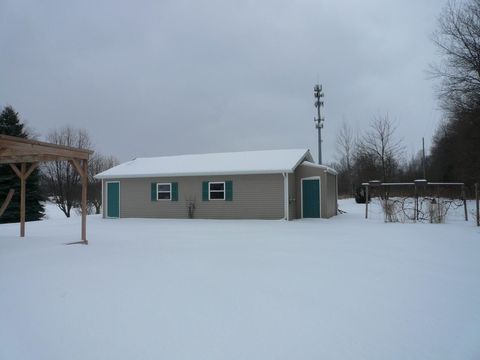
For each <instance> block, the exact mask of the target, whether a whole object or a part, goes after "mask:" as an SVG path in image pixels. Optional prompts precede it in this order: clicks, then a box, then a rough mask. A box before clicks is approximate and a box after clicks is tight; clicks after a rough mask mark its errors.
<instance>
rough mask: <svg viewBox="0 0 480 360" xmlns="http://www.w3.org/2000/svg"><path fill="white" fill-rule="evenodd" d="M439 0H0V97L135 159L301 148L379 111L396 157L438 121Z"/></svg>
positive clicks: (28, 116)
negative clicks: (433, 71)
mask: <svg viewBox="0 0 480 360" xmlns="http://www.w3.org/2000/svg"><path fill="white" fill-rule="evenodd" d="M444 3H445V1H443V0H442V1H440V0H418V1H413V0H411V1H398V0H390V1H388V0H363V1H356V0H355V1H354V0H351V1H347V0H340V1H333V0H328V1H327V0H316V1H282V0H280V1H279V0H275V1H260V0H256V1H249V0H241V1H212V0H210V1H193V0H192V1H182V0H172V1H160V0H157V1H118V0H109V1H102V0H96V1H65V0H58V1H52V0H46V1H36V0H30V1H28V0H0V49H1V54H2V55H1V56H0V105H2V106H3V105H6V104H10V105H13V106H14V108H15V109H16V110H17V111H18V112H20V114H21V116H22V117H23V118H24V119H25V120H26V121H27V123H28V125H29V127H31V128H33V129H35V131H36V132H37V133H39V134H40V135H42V136H44V135H46V134H47V133H48V132H49V131H50V130H52V129H54V128H56V127H61V126H65V125H72V126H75V127H81V128H85V129H87V130H88V131H89V133H90V135H91V137H92V139H93V141H94V143H95V145H96V149H98V150H99V151H100V152H102V153H105V154H113V155H115V156H117V157H118V158H119V159H120V160H122V161H123V160H128V159H131V158H134V157H138V156H157V155H166V154H182V153H202V152H223V151H236V150H252V149H275V148H310V149H311V150H312V154H313V155H314V157H316V154H317V143H316V139H317V134H316V130H315V128H314V124H313V117H314V115H315V108H314V107H313V102H314V100H313V86H314V84H315V83H316V82H317V81H318V82H320V83H321V84H323V88H324V91H325V108H324V114H325V117H326V122H325V128H324V162H325V163H328V162H330V161H332V160H334V158H335V137H336V134H337V131H338V128H339V126H340V124H341V122H342V121H346V122H347V123H349V124H350V125H351V126H353V127H355V128H357V129H361V128H363V127H366V126H368V124H369V122H370V121H371V119H372V117H374V116H376V115H383V114H387V113H388V115H389V116H390V118H392V119H393V120H395V121H396V122H397V124H398V135H399V136H400V137H403V138H404V140H405V144H406V147H407V150H408V152H409V153H413V152H414V151H417V150H419V149H420V147H421V138H422V136H425V138H426V141H427V145H428V144H429V143H430V139H431V136H432V134H433V131H434V130H435V127H436V125H437V124H438V122H439V121H440V119H441V113H440V111H438V103H437V101H436V98H435V92H434V83H433V82H432V80H429V79H428V75H427V72H426V71H427V70H428V65H429V63H432V62H435V61H436V60H437V59H438V58H437V57H438V54H437V52H436V49H435V48H434V46H433V44H432V42H431V34H432V32H433V31H434V30H435V28H436V21H437V17H438V15H439V13H440V11H441V9H442V7H443V5H444Z"/></svg>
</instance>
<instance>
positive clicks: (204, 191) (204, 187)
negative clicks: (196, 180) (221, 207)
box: [202, 181, 208, 201]
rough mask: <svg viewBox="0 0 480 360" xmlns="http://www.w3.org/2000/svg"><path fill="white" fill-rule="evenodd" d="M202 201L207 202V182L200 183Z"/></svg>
mask: <svg viewBox="0 0 480 360" xmlns="http://www.w3.org/2000/svg"><path fill="white" fill-rule="evenodd" d="M202 201H208V181H203V182H202Z"/></svg>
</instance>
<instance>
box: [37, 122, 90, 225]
mask: <svg viewBox="0 0 480 360" xmlns="http://www.w3.org/2000/svg"><path fill="white" fill-rule="evenodd" d="M47 140H48V141H49V142H51V143H54V144H58V145H64V146H73V147H77V148H80V149H91V148H92V144H91V141H90V137H89V135H88V133H87V132H86V130H81V129H74V128H71V127H64V128H61V129H58V130H54V131H52V132H51V133H49V134H48V135H47ZM42 172H43V174H44V179H45V183H46V186H47V189H48V192H49V195H50V196H51V200H52V201H53V202H54V203H55V204H56V205H57V206H58V207H59V209H60V210H62V212H63V213H64V214H65V216H66V217H70V213H71V209H72V207H74V206H76V205H77V204H78V203H79V201H80V175H78V173H77V171H76V170H75V169H74V168H73V166H72V165H71V164H70V163H68V162H66V161H54V162H48V163H46V164H45V165H44V166H43V167H42Z"/></svg>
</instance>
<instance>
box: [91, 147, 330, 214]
mask: <svg viewBox="0 0 480 360" xmlns="http://www.w3.org/2000/svg"><path fill="white" fill-rule="evenodd" d="M96 177H97V178H99V179H102V189H103V195H102V196H103V204H105V206H104V208H103V209H104V210H103V216H104V217H105V218H119V217H120V218H189V217H193V218H199V219H288V220H291V219H298V218H307V217H308V218H319V217H322V218H329V217H331V216H333V215H336V213H337V173H336V172H335V170H333V169H331V168H329V167H327V166H323V165H317V164H314V163H313V159H312V155H311V154H310V151H309V150H305V149H291V150H265V151H245V152H230V153H214V154H197V155H178V156H161V157H151V158H137V159H134V160H132V161H128V162H125V163H123V164H120V165H118V166H115V167H113V168H111V169H109V170H106V171H104V172H102V173H100V174H98V175H96Z"/></svg>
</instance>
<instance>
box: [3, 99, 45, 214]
mask: <svg viewBox="0 0 480 360" xmlns="http://www.w3.org/2000/svg"><path fill="white" fill-rule="evenodd" d="M0 134H3V135H10V136H17V137H22V138H28V133H27V131H26V130H25V128H24V124H23V123H22V122H21V121H20V119H19V116H18V113H17V112H16V111H15V110H14V109H13V107H11V106H6V107H5V108H4V109H3V111H2V112H1V113H0ZM39 176H40V175H39V171H38V169H36V170H35V171H34V172H33V173H32V174H31V175H30V176H29V177H28V179H27V183H26V199H25V219H26V221H33V220H39V219H41V218H42V217H43V216H44V207H43V204H42V202H41V201H42V200H43V197H42V195H41V193H40V190H39ZM10 189H14V190H15V193H14V195H13V198H12V201H11V202H10V205H8V207H7V209H6V210H5V213H4V214H3V215H2V216H1V217H0V223H11V222H18V221H20V180H19V179H18V177H17V175H16V174H15V173H14V172H13V170H12V169H11V168H10V166H9V165H0V202H2V201H3V200H4V199H5V198H6V196H7V193H8V191H9V190H10Z"/></svg>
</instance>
